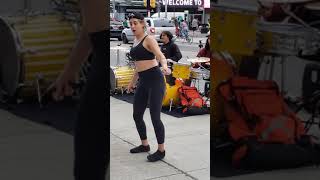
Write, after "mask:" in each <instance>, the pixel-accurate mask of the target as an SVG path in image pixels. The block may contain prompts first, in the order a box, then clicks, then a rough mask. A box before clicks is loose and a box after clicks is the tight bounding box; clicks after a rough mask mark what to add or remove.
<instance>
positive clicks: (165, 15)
mask: <svg viewBox="0 0 320 180" xmlns="http://www.w3.org/2000/svg"><path fill="white" fill-rule="evenodd" d="M164 9H165V13H164V17H165V18H167V12H168V1H167V2H166V5H165V8H164Z"/></svg>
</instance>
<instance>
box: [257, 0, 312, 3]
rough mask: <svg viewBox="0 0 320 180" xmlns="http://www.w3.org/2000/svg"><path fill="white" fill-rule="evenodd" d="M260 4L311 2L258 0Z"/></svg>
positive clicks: (301, 1) (304, 0)
mask: <svg viewBox="0 0 320 180" xmlns="http://www.w3.org/2000/svg"><path fill="white" fill-rule="evenodd" d="M259 1H260V2H262V3H306V2H310V1H312V0H259Z"/></svg>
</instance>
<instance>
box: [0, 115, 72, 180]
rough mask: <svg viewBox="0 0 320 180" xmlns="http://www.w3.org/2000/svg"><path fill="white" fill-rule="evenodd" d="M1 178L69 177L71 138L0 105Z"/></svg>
mask: <svg viewBox="0 0 320 180" xmlns="http://www.w3.org/2000/svg"><path fill="white" fill-rule="evenodd" d="M0 125H1V130H0V153H1V154H0V160H1V161H0V162H1V163H0V179H1V180H72V179H73V174H72V171H73V164H72V163H73V138H72V136H70V135H68V134H65V133H61V132H58V131H57V130H55V129H53V128H50V127H47V126H43V125H39V124H36V123H33V122H30V121H28V120H26V119H23V118H20V117H17V116H15V115H13V114H11V113H9V112H7V111H5V110H2V109H0Z"/></svg>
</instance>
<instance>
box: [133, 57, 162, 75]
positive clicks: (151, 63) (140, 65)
mask: <svg viewBox="0 0 320 180" xmlns="http://www.w3.org/2000/svg"><path fill="white" fill-rule="evenodd" d="M135 65H136V71H137V72H142V71H145V70H148V69H150V68H153V67H155V66H158V61H157V60H155V59H153V60H143V61H136V62H135Z"/></svg>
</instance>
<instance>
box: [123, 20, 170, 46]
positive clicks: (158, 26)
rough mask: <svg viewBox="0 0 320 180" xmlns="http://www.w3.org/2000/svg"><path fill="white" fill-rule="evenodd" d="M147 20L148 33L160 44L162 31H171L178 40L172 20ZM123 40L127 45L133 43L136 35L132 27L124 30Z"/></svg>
mask: <svg viewBox="0 0 320 180" xmlns="http://www.w3.org/2000/svg"><path fill="white" fill-rule="evenodd" d="M145 20H146V22H147V24H148V28H147V33H148V34H149V35H151V36H154V37H155V39H156V40H157V41H158V42H160V34H161V33H162V31H170V32H171V33H172V34H173V39H175V38H176V36H175V31H176V27H175V26H174V23H173V22H172V21H171V20H169V19H165V18H145ZM128 25H129V24H128ZM121 39H122V41H123V43H124V44H127V43H128V42H129V41H133V39H134V35H133V33H132V31H131V29H130V27H127V28H125V29H124V30H122V35H121Z"/></svg>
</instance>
